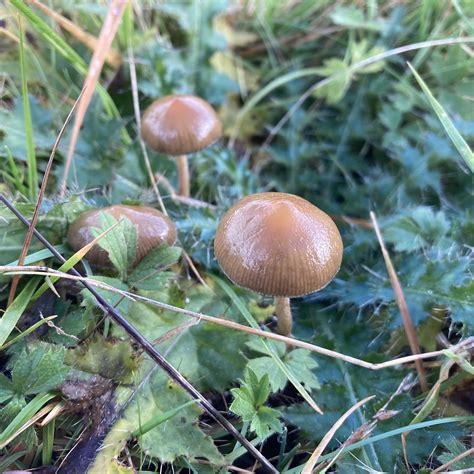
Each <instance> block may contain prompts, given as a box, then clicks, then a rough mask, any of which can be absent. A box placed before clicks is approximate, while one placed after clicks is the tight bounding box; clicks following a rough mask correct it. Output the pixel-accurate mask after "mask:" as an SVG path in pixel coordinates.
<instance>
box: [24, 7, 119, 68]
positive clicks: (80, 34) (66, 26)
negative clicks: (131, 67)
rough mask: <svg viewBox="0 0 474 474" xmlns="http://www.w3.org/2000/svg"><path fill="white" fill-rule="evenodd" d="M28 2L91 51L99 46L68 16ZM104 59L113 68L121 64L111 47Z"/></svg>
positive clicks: (94, 38) (91, 36) (95, 39)
mask: <svg viewBox="0 0 474 474" xmlns="http://www.w3.org/2000/svg"><path fill="white" fill-rule="evenodd" d="M29 3H31V4H32V5H33V6H35V7H36V8H38V10H41V11H42V12H43V13H45V14H46V15H48V16H49V17H50V18H52V19H53V20H54V21H55V22H56V23H57V24H58V25H59V26H60V27H61V28H62V29H63V30H66V31H67V32H69V33H70V34H71V35H72V36H74V37H75V38H76V39H77V40H78V41H80V42H81V43H82V44H84V45H85V46H86V47H87V48H89V49H90V50H91V51H95V50H96V49H97V48H98V47H99V40H98V39H97V38H96V37H95V36H94V35H91V34H90V33H87V32H86V31H84V30H83V29H82V28H81V27H80V26H78V25H76V24H75V23H73V22H72V21H71V20H69V19H68V18H65V17H64V16H62V15H61V14H60V13H58V12H55V11H54V10H51V8H49V7H47V6H46V5H44V4H43V3H41V2H39V1H38V0H29ZM105 61H106V62H107V63H108V64H110V66H112V67H113V68H115V69H118V68H119V67H120V65H121V64H122V56H120V54H119V53H118V52H117V51H114V50H113V49H112V48H111V49H110V50H109V51H107V54H106V56H105Z"/></svg>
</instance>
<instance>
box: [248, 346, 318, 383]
mask: <svg viewBox="0 0 474 474" xmlns="http://www.w3.org/2000/svg"><path fill="white" fill-rule="evenodd" d="M272 345H273V346H274V347H275V350H276V351H277V352H278V354H279V356H280V357H281V360H282V361H283V363H284V364H285V365H286V366H287V367H288V369H289V370H291V371H292V372H293V373H294V374H295V376H296V377H297V378H298V381H299V382H301V384H302V385H304V387H306V389H308V390H315V389H319V388H320V385H319V382H318V379H317V377H316V374H315V372H316V368H317V367H318V364H317V362H316V361H315V360H314V358H313V357H312V356H311V352H309V351H307V350H305V349H293V350H291V351H287V349H286V347H287V346H286V344H283V343H280V342H272ZM247 346H248V347H249V348H250V349H251V350H252V351H255V352H257V353H259V357H254V358H252V359H250V360H249V363H248V368H249V369H251V370H252V371H253V372H254V373H255V374H256V375H257V376H258V377H260V378H261V377H263V376H264V375H268V378H269V381H270V385H271V388H272V391H274V392H276V391H277V390H283V388H284V387H285V386H286V384H287V378H286V377H285V374H284V373H283V372H282V371H281V370H279V368H278V367H277V366H276V365H275V364H272V363H271V357H269V356H268V354H266V353H265V352H264V351H263V349H262V346H261V345H260V344H259V343H258V341H255V340H252V341H250V342H249V343H248V344H247ZM262 354H264V355H263V357H262Z"/></svg>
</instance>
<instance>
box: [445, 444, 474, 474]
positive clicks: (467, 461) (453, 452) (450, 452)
mask: <svg viewBox="0 0 474 474" xmlns="http://www.w3.org/2000/svg"><path fill="white" fill-rule="evenodd" d="M443 446H444V447H445V448H446V451H447V452H445V453H443V454H440V455H439V456H438V460H439V462H441V463H442V464H446V463H448V462H450V461H451V460H453V459H454V458H456V457H457V456H460V455H461V454H463V453H465V452H466V451H467V449H468V448H467V447H466V446H465V445H464V444H462V443H461V442H460V441H458V440H457V439H455V438H452V439H449V440H446V441H443ZM472 465H473V462H472V457H471V458H470V457H469V456H466V457H465V458H464V459H461V460H460V461H458V462H455V463H454V464H452V465H451V466H449V469H450V470H453V471H462V470H463V469H469V468H472Z"/></svg>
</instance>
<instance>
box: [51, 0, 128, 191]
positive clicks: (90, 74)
mask: <svg viewBox="0 0 474 474" xmlns="http://www.w3.org/2000/svg"><path fill="white" fill-rule="evenodd" d="M126 5H127V0H112V1H111V2H110V4H109V7H108V10H107V16H106V17H105V21H104V24H103V25H102V29H101V30H100V35H99V41H98V44H97V47H96V49H95V50H94V54H93V55H92V59H91V62H90V64H89V69H88V71H87V76H86V79H85V81H84V88H85V87H86V86H87V90H86V93H85V94H84V95H83V96H82V98H81V101H80V102H79V105H78V108H77V115H76V119H75V121H74V128H73V130H72V135H71V141H70V142H69V147H68V150H67V155H66V162H65V165H64V176H63V181H62V183H61V187H60V191H59V196H60V197H64V195H65V193H66V189H67V179H68V176H69V170H70V168H71V163H72V159H73V156H74V151H75V149H76V144H77V140H78V138H79V132H80V130H81V126H82V122H83V120H84V117H85V115H86V112H87V109H88V107H89V104H90V102H91V99H92V96H93V94H94V90H95V85H96V83H97V81H98V79H99V75H100V73H101V71H102V67H103V66H104V61H105V56H106V54H107V51H109V49H110V47H111V45H112V41H113V39H114V37H115V34H116V33H117V29H118V26H119V23H120V19H121V18H122V15H123V12H124V10H125V7H126Z"/></svg>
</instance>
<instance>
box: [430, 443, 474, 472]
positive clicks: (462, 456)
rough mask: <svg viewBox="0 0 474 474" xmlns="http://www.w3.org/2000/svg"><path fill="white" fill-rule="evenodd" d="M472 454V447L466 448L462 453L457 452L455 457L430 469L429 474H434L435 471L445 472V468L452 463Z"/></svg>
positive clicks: (473, 449)
mask: <svg viewBox="0 0 474 474" xmlns="http://www.w3.org/2000/svg"><path fill="white" fill-rule="evenodd" d="M471 455H472V456H474V448H471V449H468V450H467V451H465V452H464V453H461V454H459V455H458V456H456V457H455V458H453V459H451V461H448V462H447V463H446V464H443V465H442V466H439V467H438V468H436V469H435V470H434V471H431V474H435V473H437V472H446V470H447V469H448V468H449V467H451V466H452V465H453V464H456V463H457V462H459V461H461V460H463V459H464V458H467V457H468V456H471ZM458 472H459V471H458ZM462 472H467V471H462Z"/></svg>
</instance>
